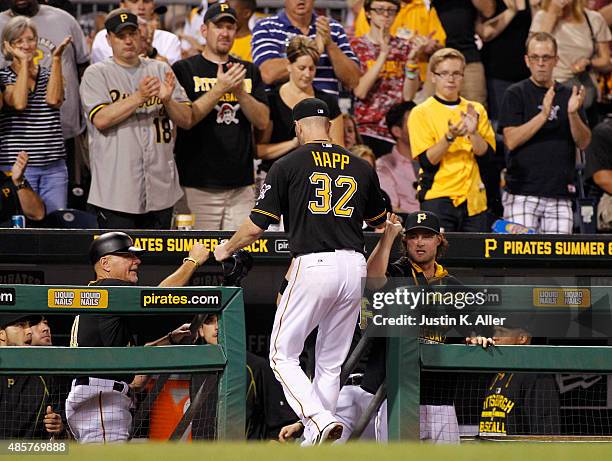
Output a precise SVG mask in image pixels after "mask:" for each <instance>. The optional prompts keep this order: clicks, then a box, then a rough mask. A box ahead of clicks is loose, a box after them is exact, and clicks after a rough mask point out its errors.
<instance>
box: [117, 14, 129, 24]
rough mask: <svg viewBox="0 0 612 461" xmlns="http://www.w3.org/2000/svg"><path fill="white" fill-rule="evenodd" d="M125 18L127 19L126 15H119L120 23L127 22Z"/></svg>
mask: <svg viewBox="0 0 612 461" xmlns="http://www.w3.org/2000/svg"><path fill="white" fill-rule="evenodd" d="M127 18H128V15H127V14H125V13H121V14H120V15H119V19H120V20H121V22H125V21H127Z"/></svg>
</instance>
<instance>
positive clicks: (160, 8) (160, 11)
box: [153, 5, 168, 16]
mask: <svg viewBox="0 0 612 461" xmlns="http://www.w3.org/2000/svg"><path fill="white" fill-rule="evenodd" d="M167 12H168V7H167V6H166V5H159V6H156V7H155V9H154V10H153V13H155V14H159V15H160V16H161V15H163V14H166V13H167Z"/></svg>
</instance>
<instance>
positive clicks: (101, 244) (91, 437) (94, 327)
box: [66, 232, 209, 443]
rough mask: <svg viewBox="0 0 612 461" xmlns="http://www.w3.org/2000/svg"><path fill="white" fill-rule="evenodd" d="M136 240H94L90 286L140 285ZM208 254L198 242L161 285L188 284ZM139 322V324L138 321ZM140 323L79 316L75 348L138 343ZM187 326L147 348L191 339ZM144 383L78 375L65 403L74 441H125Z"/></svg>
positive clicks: (117, 236) (119, 236) (113, 236)
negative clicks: (135, 399) (134, 402)
mask: <svg viewBox="0 0 612 461" xmlns="http://www.w3.org/2000/svg"><path fill="white" fill-rule="evenodd" d="M142 251H143V250H142V249H140V248H138V247H135V246H134V243H133V241H132V238H131V237H130V236H129V235H127V234H125V233H123V232H107V233H105V234H102V235H101V236H100V237H99V238H97V239H96V240H94V241H93V242H92V244H91V247H90V249H89V257H90V260H91V263H92V264H93V265H94V270H95V272H96V280H95V281H94V282H91V283H90V285H92V286H134V285H136V283H137V282H138V267H139V266H140V262H141V261H140V259H139V257H138V255H139V254H140V253H142ZM208 256H209V251H208V250H207V249H206V248H205V247H204V245H203V244H201V243H195V244H194V245H193V247H192V248H191V250H190V251H189V256H188V257H187V258H185V259H183V264H182V265H181V266H180V267H179V268H178V269H177V270H176V271H175V272H174V273H173V274H171V275H169V276H168V277H166V278H165V279H164V280H163V281H162V282H161V283H160V284H159V286H160V287H178V286H183V285H185V284H187V282H188V281H189V279H190V278H191V276H192V275H193V273H194V272H195V270H196V269H197V268H198V267H199V266H200V265H202V264H203V263H204V262H205V261H206V260H207V259H208ZM134 320H136V322H135V321H134ZM137 331H138V322H137V319H130V318H129V317H119V316H113V315H105V314H99V315H93V314H92V315H78V316H77V317H76V318H75V319H74V323H73V325H72V333H71V338H70V345H71V347H125V346H128V345H135V341H134V334H135V333H136V332H137ZM190 335H191V332H190V331H189V324H184V325H182V326H180V327H179V328H177V329H175V330H173V331H171V332H170V333H168V334H167V335H166V336H164V337H162V338H159V339H157V340H155V341H153V342H150V343H147V344H145V345H146V346H162V345H166V344H179V343H180V341H181V339H183V338H185V337H187V336H190ZM139 385H142V383H140V382H139V380H134V376H112V377H109V376H104V377H93V376H90V377H80V378H77V379H75V380H74V381H73V382H72V388H71V390H70V393H69V394H68V399H67V400H66V417H67V420H68V424H69V426H70V430H71V431H72V433H73V434H74V437H75V439H77V440H78V441H79V442H81V443H93V442H118V441H125V440H127V439H128V436H129V429H130V425H131V423H132V415H131V413H130V408H131V407H132V400H131V394H132V393H131V389H132V387H137V386H139Z"/></svg>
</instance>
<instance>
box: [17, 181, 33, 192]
mask: <svg viewBox="0 0 612 461" xmlns="http://www.w3.org/2000/svg"><path fill="white" fill-rule="evenodd" d="M21 189H30V184H29V183H28V181H27V180H25V179H24V180H23V181H22V182H21V184H17V185H16V186H15V190H21Z"/></svg>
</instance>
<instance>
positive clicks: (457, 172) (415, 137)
mask: <svg viewBox="0 0 612 461" xmlns="http://www.w3.org/2000/svg"><path fill="white" fill-rule="evenodd" d="M468 104H472V105H473V106H474V109H476V112H478V114H479V119H478V133H479V134H480V136H482V138H483V139H484V140H485V141H486V142H487V144H489V145H490V146H491V147H492V148H493V149H495V133H494V132H493V128H492V126H491V123H490V122H489V117H488V116H487V112H486V111H485V109H484V107H483V106H482V105H481V104H479V103H477V102H473V101H468V100H467V99H464V98H461V99H460V102H459V104H458V105H455V106H449V105H446V104H442V103H441V102H439V101H438V100H436V98H434V97H430V98H428V99H426V100H425V101H424V102H423V103H422V104H419V105H418V106H416V107H415V108H414V109H412V111H411V112H410V117H409V118H408V134H409V137H410V147H411V148H412V156H413V158H417V157H418V156H419V155H421V154H423V153H424V152H425V151H426V150H427V149H429V148H430V147H432V146H433V145H434V144H436V143H437V142H438V141H439V140H440V139H442V137H444V136H445V134H446V133H447V132H448V120H450V121H451V122H452V123H457V122H458V121H459V119H460V117H461V112H467V106H468ZM417 195H418V197H419V200H430V199H434V198H440V197H449V198H450V199H451V200H452V201H453V205H454V206H459V205H461V204H462V203H463V202H465V201H466V200H467V209H468V215H469V216H474V215H476V214H478V213H481V212H483V211H485V210H486V209H487V194H486V191H485V188H484V184H483V183H482V179H481V177H480V170H479V169H478V163H476V157H475V155H474V150H473V148H472V143H471V142H470V140H469V139H468V138H467V136H461V137H458V138H457V139H455V141H454V142H453V143H452V144H451V146H450V147H449V149H448V152H447V153H446V154H444V156H443V157H442V160H441V161H440V163H438V165H435V166H434V167H433V168H431V169H423V168H421V170H420V171H419V185H418V187H417Z"/></svg>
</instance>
